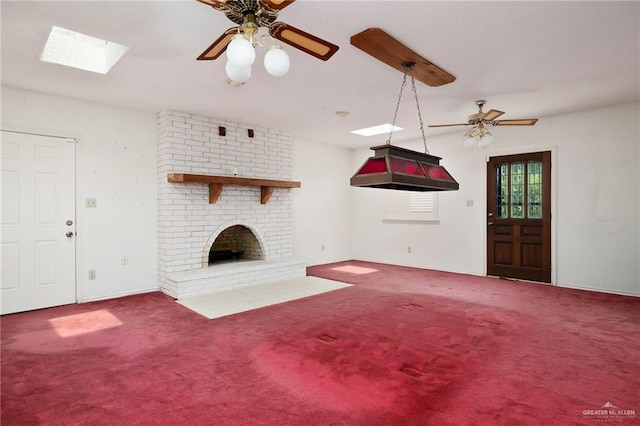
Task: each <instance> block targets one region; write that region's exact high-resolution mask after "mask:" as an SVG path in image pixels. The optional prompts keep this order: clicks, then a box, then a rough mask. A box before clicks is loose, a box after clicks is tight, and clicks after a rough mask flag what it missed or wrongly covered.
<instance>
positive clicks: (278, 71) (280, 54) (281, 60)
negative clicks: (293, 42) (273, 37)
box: [264, 45, 290, 77]
mask: <svg viewBox="0 0 640 426" xmlns="http://www.w3.org/2000/svg"><path fill="white" fill-rule="evenodd" d="M289 64H290V61H289V55H287V52H285V51H284V50H282V48H281V47H280V46H278V45H273V46H271V47H270V48H269V51H268V52H267V53H266V54H265V55H264V68H265V69H266V70H267V72H268V73H269V74H271V75H272V76H274V77H282V76H283V75H285V74H286V73H287V72H288V71H289Z"/></svg>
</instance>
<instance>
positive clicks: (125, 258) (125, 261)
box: [122, 256, 129, 265]
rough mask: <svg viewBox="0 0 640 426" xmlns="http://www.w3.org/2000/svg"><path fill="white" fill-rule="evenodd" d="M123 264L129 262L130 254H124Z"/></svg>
mask: <svg viewBox="0 0 640 426" xmlns="http://www.w3.org/2000/svg"><path fill="white" fill-rule="evenodd" d="M122 264H123V265H128V264H129V256H122Z"/></svg>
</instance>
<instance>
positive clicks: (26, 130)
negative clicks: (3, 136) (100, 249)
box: [0, 123, 83, 303]
mask: <svg viewBox="0 0 640 426" xmlns="http://www.w3.org/2000/svg"><path fill="white" fill-rule="evenodd" d="M3 132H9V133H20V134H26V135H33V136H44V137H50V138H57V139H61V140H62V139H67V140H73V141H74V146H75V149H74V187H73V190H74V196H73V199H74V203H75V207H74V214H75V221H76V223H75V225H76V226H75V231H76V235H75V237H74V239H75V254H74V262H75V268H74V278H75V293H76V302H75V303H82V302H83V291H82V287H83V286H82V279H81V278H82V275H81V271H82V256H81V253H82V235H83V233H82V225H83V218H82V215H81V213H82V209H81V208H80V207H81V203H80V200H81V197H80V194H81V193H82V191H81V182H82V180H81V179H80V178H79V176H80V171H81V170H82V168H81V163H82V161H81V160H82V144H81V137H80V135H79V134H77V133H71V132H65V131H60V130H55V129H49V128H36V127H33V126H20V125H13V124H7V123H2V125H1V127H0V133H3ZM61 143H62V141H61Z"/></svg>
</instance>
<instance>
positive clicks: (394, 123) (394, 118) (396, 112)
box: [387, 72, 407, 145]
mask: <svg viewBox="0 0 640 426" xmlns="http://www.w3.org/2000/svg"><path fill="white" fill-rule="evenodd" d="M406 85H407V73H406V72H405V73H404V77H403V78H402V84H401V85H400V95H399V96H398V102H397V103H396V111H395V112H394V113H393V121H392V122H391V131H389V137H388V138H387V145H391V136H392V135H393V129H394V128H395V127H396V119H397V118H398V110H399V109H400V101H401V100H402V91H403V90H404V86H406Z"/></svg>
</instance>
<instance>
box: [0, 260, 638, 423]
mask: <svg viewBox="0 0 640 426" xmlns="http://www.w3.org/2000/svg"><path fill="white" fill-rule="evenodd" d="M363 268H364V269H363ZM367 270H370V271H371V272H368V271H367ZM363 272H368V273H363ZM309 275H316V276H321V277H324V278H329V279H335V280H339V281H344V282H348V283H352V284H355V285H354V286H353V287H350V288H346V289H342V290H338V291H334V292H330V293H325V294H322V295H319V296H314V297H311V298H307V299H301V300H297V301H293V302H288V303H285V304H281V305H276V306H270V307H267V308H262V309H259V310H255V311H251V312H247V313H242V314H237V315H233V316H229V317H225V318H220V319H214V320H207V319H205V318H204V317H201V316H199V315H198V314H196V313H194V312H192V311H190V310H188V309H187V308H184V307H182V306H180V305H178V304H177V303H175V302H174V301H173V300H172V299H171V298H169V297H167V296H165V295H163V294H161V293H151V294H146V295H138V296H130V297H125V298H121V299H114V300H108V301H103V302H95V303H88V304H82V305H73V306H66V307H60V308H52V309H45V310H41V311H35V312H28V313H22V314H14V315H8V316H4V317H2V320H1V321H2V324H1V325H2V388H1V393H2V401H1V402H2V417H1V422H2V425H3V426H5V425H38V424H43V425H601V424H617V425H619V424H640V343H639V342H640V299H638V298H632V297H624V296H615V295H607V294H601V293H592V292H584V291H576V290H568V289H561V288H555V287H549V286H544V285H540V284H528V283H522V282H509V281H502V280H497V279H490V278H479V277H473V276H466V275H458V274H450V273H443V272H434V271H427V270H420V269H413V268H404V267H398V266H390V265H382V264H375V263H365V262H342V263H338V264H331V265H321V266H315V267H310V268H309ZM607 403H610V404H607ZM605 404H607V406H606V407H605V408H602V407H603V406H605ZM611 405H612V406H614V408H611Z"/></svg>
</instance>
